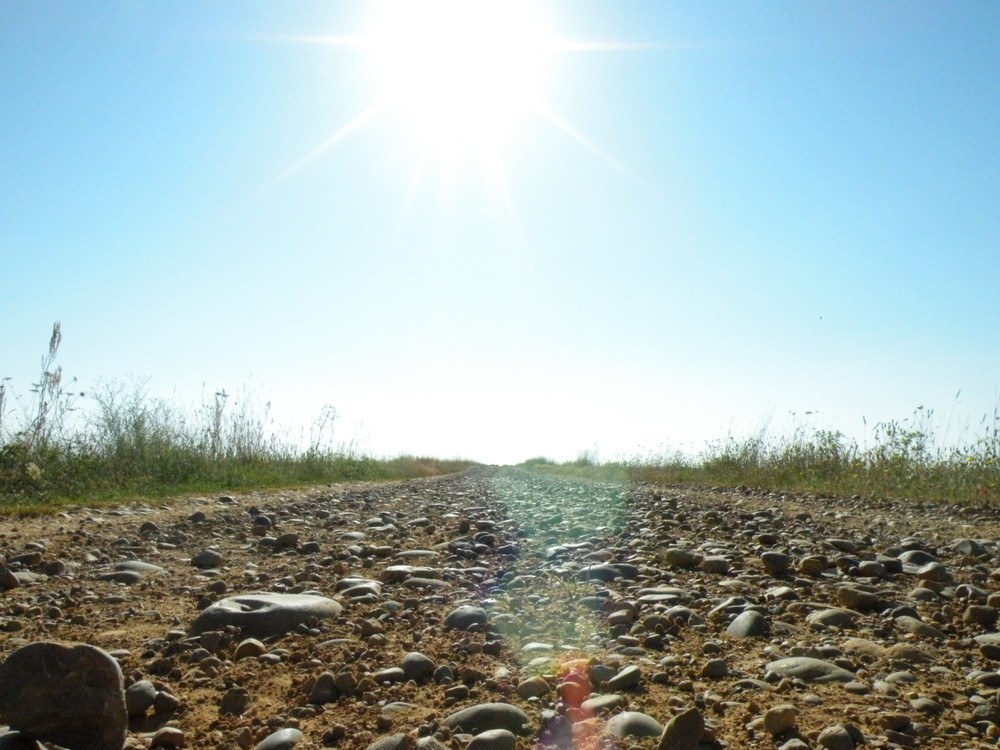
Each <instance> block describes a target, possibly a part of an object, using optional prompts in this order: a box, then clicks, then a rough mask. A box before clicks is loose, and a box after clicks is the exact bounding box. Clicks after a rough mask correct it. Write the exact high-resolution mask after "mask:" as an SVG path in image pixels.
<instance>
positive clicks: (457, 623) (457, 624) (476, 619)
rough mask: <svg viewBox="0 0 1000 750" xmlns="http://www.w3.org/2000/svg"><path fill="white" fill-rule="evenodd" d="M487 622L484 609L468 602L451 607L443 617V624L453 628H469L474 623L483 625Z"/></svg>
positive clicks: (474, 624)
mask: <svg viewBox="0 0 1000 750" xmlns="http://www.w3.org/2000/svg"><path fill="white" fill-rule="evenodd" d="M487 622H488V618H487V616H486V610H485V609H483V608H482V607H473V606H472V605H469V604H466V605H463V606H461V607H458V608H456V609H453V610H452V611H451V612H449V613H448V614H447V616H446V617H445V618H444V626H445V627H446V628H452V629H454V630H469V629H470V628H472V627H474V626H476V625H485V624H486V623H487Z"/></svg>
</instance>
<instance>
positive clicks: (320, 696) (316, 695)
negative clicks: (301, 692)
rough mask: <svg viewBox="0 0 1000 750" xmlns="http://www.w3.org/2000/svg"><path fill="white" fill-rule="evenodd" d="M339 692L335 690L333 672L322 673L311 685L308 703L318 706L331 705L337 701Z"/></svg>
mask: <svg viewBox="0 0 1000 750" xmlns="http://www.w3.org/2000/svg"><path fill="white" fill-rule="evenodd" d="M338 694H339V691H338V690H337V685H336V682H335V678H334V676H333V672H323V673H322V674H321V675H320V676H319V677H317V678H316V682H315V683H313V686H312V689H311V690H310V691H309V699H308V700H309V702H310V703H318V704H320V705H322V704H324V703H333V701H335V700H337V696H338Z"/></svg>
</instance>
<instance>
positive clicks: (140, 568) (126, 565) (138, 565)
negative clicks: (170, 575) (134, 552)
mask: <svg viewBox="0 0 1000 750" xmlns="http://www.w3.org/2000/svg"><path fill="white" fill-rule="evenodd" d="M115 570H132V571H135V572H136V573H165V572H166V570H164V569H163V568H161V567H160V566H159V565H153V563H148V562H143V561H142V560H125V561H124V562H120V563H118V564H117V565H115Z"/></svg>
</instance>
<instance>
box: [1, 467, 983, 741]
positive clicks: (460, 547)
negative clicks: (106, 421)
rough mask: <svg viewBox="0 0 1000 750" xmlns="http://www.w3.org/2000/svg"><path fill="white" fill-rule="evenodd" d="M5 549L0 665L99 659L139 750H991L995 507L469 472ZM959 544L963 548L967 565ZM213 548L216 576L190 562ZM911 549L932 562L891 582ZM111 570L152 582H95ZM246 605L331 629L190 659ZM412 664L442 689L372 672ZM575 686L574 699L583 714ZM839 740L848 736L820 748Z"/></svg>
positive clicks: (126, 518) (202, 505)
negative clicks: (605, 705)
mask: <svg viewBox="0 0 1000 750" xmlns="http://www.w3.org/2000/svg"><path fill="white" fill-rule="evenodd" d="M263 518H266V519H267V520H268V521H269V522H270V526H268V525H265V524H262V523H260V521H261V520H262V519H263ZM0 528H2V532H0V559H6V567H7V569H8V570H10V571H12V573H13V574H14V576H15V577H17V578H18V583H19V585H17V586H16V587H13V588H7V589H6V590H4V589H3V587H0V660H2V659H4V658H6V657H7V656H8V655H9V654H10V653H11V652H12V651H13V650H15V649H16V648H18V647H19V646H21V645H24V644H27V643H32V642H36V641H43V640H49V641H59V642H66V643H87V644H92V645H95V646H98V647H100V648H102V649H104V650H106V651H107V652H109V653H111V654H112V655H113V656H114V657H115V658H116V659H117V660H118V661H119V663H120V665H121V668H122V671H123V672H124V674H125V684H126V685H129V684H131V683H133V682H135V681H138V680H149V681H152V682H153V683H154V685H155V686H156V688H157V690H158V691H159V692H160V693H164V694H170V695H173V696H174V697H175V698H176V701H170V700H165V701H163V702H162V705H161V711H160V712H158V713H157V712H154V711H153V710H152V709H150V710H148V711H147V712H145V714H144V715H142V716H136V717H133V718H132V719H131V721H130V727H129V738H128V741H127V745H130V746H134V747H149V746H150V743H151V738H152V736H153V733H155V732H156V731H157V730H158V729H161V728H162V727H166V726H169V727H176V728H178V729H179V730H181V732H182V733H183V735H182V736H183V740H182V741H183V743H184V744H183V746H184V747H187V748H198V749H202V748H231V749H232V748H253V747H254V746H255V745H256V744H257V743H259V742H261V741H262V740H264V738H265V737H267V736H268V735H270V734H272V733H273V732H275V731H276V730H278V729H280V728H283V727H297V728H299V729H300V730H301V731H302V734H303V738H302V739H301V741H299V742H298V744H297V745H295V747H296V749H297V750H308V749H311V748H321V747H338V748H344V749H345V750H346V749H350V750H354V749H358V750H363V749H364V748H366V747H368V746H369V745H370V744H372V743H373V742H375V741H376V740H379V739H380V738H383V737H389V736H392V735H397V734H404V735H406V736H405V737H397V738H395V739H394V740H393V741H391V742H389V743H386V744H389V745H391V746H392V747H395V748H407V747H412V745H413V743H414V742H415V741H417V740H419V739H421V738H426V737H435V738H436V739H437V740H439V741H441V742H443V743H444V744H445V745H448V746H450V747H453V748H455V749H456V750H464V748H466V746H467V745H468V742H469V738H468V737H467V736H464V735H462V734H461V733H460V732H454V733H453V732H450V731H448V730H447V729H446V728H445V727H444V726H443V720H444V719H445V717H447V716H448V715H449V714H451V713H453V712H454V711H456V710H458V709H460V708H463V707H465V706H472V705H476V704H482V703H490V702H504V703H510V704H513V705H516V706H518V707H520V708H521V709H523V710H524V711H525V713H526V714H527V715H528V717H529V718H530V720H531V726H530V731H529V732H526V733H525V734H524V735H523V736H521V737H519V738H518V740H517V745H516V746H517V748H518V750H529V748H533V747H538V746H539V745H540V744H546V743H547V744H561V745H562V746H568V745H570V744H575V745H576V746H578V747H597V746H601V745H608V746H617V747H629V746H634V747H637V748H638V747H641V748H650V749H651V748H654V747H656V746H657V743H658V742H659V740H658V739H657V738H656V737H626V738H624V739H620V738H614V737H612V736H610V735H609V734H608V733H607V732H606V731H605V728H606V727H605V722H606V720H607V719H608V718H609V717H610V716H612V715H614V714H617V713H620V712H621V711H623V710H626V711H638V712H643V713H645V714H647V715H648V716H650V717H652V718H653V719H655V720H656V721H658V722H660V723H661V724H666V723H667V722H668V720H670V719H671V718H672V717H674V716H675V715H677V714H678V713H680V712H681V711H683V710H685V709H687V708H689V707H692V706H693V707H696V708H697V709H698V711H699V712H700V714H701V715H702V716H703V718H704V720H705V723H706V728H705V731H704V733H703V735H702V737H701V745H702V747H704V748H709V747H716V748H718V747H729V748H778V747H782V746H785V747H786V748H789V750H791V749H792V748H796V747H798V748H803V747H809V748H819V747H830V748H834V749H835V750H836V749H837V748H841V747H844V748H847V749H848V750H849V748H850V747H853V746H859V745H861V744H862V743H864V746H865V747H871V748H891V747H911V746H916V747H939V748H981V747H995V746H996V744H997V739H998V738H1000V728H998V726H997V724H1000V705H998V703H1000V701H998V695H997V689H998V686H1000V674H998V673H997V671H996V667H997V663H998V662H997V661H996V659H1000V648H998V647H997V646H996V645H994V644H991V643H989V642H986V643H984V642H983V641H984V640H985V641H989V639H982V638H981V639H980V640H979V641H977V640H975V637H976V636H982V635H984V634H989V633H993V632H995V631H996V630H997V627H996V620H997V615H998V613H1000V609H998V607H1000V560H998V558H997V555H998V553H1000V549H998V546H997V540H1000V514H998V513H997V512H996V511H994V510H989V509H974V508H964V507H956V506H945V505H935V504H930V503H924V504H918V503H913V502H904V501H897V502H889V501H879V502H875V501H871V500H864V499H859V498H856V499H853V500H851V499H829V498H817V497H809V496H792V495H787V494H784V493H766V492H762V491H752V490H748V489H745V488H739V489H729V490H720V489H707V488H702V489H695V488H680V487H662V486H654V485H638V486H635V485H634V486H625V485H618V484H614V483H599V482H574V481H564V480H558V479H553V478H549V477H546V476H543V475H538V474H530V473H526V472H521V471H517V470H513V469H483V470H474V471H472V472H469V473H467V474H463V475H459V476H452V477H443V478H436V479H425V480H413V481H407V482H399V483H389V484H359V485H335V486H325V487H317V488H313V489H309V490H302V491H285V492H261V493H249V494H236V495H232V496H223V497H211V498H183V499H177V500H174V501H172V502H169V503H166V504H163V505H158V506H155V507H154V506H151V505H144V504H138V505H129V506H122V507H118V508H113V509H109V508H101V509H97V508H85V507H73V508H69V509H67V510H65V511H64V512H62V513H59V514H58V515H55V516H51V517H41V518H17V517H5V518H3V519H2V527H0ZM289 535H294V536H289ZM279 539H280V540H281V542H280V543H279V542H278V540H279ZM962 540H972V541H975V542H976V544H975V545H973V544H970V543H968V542H966V544H964V545H958V546H956V543H958V542H961V541H962ZM207 548H214V549H215V550H217V551H218V552H220V553H221V555H222V562H221V563H220V564H218V565H216V566H215V567H213V568H199V567H196V566H195V565H193V564H192V562H191V560H192V557H193V556H194V555H196V554H197V553H199V552H201V551H203V550H205V549H207ZM913 550H920V551H923V552H925V553H927V554H928V555H931V556H933V558H934V559H935V560H936V561H937V564H936V565H935V564H933V562H932V563H931V564H930V565H927V564H926V563H924V562H920V561H919V558H915V559H914V561H913V562H912V563H909V562H908V563H907V564H905V565H902V566H900V561H901V558H900V555H905V554H906V552H907V551H913ZM774 552H777V553H780V554H779V555H777V556H775V555H770V556H765V558H763V559H762V557H761V555H762V554H764V553H774ZM782 555H783V556H784V557H782ZM910 557H911V558H912V557H913V556H912V555H911V556H910ZM903 559H910V558H905V557H904V558H903ZM126 560H142V561H145V562H147V563H153V564H155V565H157V566H160V567H162V568H163V569H164V572H162V573H147V574H143V575H142V576H141V578H140V579H139V580H137V581H136V582H118V581H115V580H108V578H112V577H113V576H112V574H113V573H114V572H115V566H116V565H117V564H119V563H121V562H123V561H126ZM894 561H895V562H894ZM765 562H766V563H767V565H765ZM785 563H787V564H788V569H787V570H782V566H783V565H784V564H785ZM402 564H409V565H413V566H418V567H422V568H427V569H429V570H425V571H422V572H421V571H416V573H417V574H419V575H415V573H414V572H411V573H410V574H409V578H408V579H407V574H406V573H405V572H403V573H399V572H397V573H396V574H393V573H392V572H388V573H387V572H386V569H387V568H389V567H390V566H399V565H402ZM593 565H603V566H605V567H603V568H596V569H593V570H592V571H591V576H601V577H611V576H610V575H608V574H607V570H608V568H607V566H608V565H611V566H618V567H615V568H613V570H614V571H617V577H615V578H614V579H613V580H609V581H602V580H586V579H587V578H588V575H587V573H586V572H585V570H586V567H587V566H593ZM810 566H813V567H810ZM816 566H818V567H816ZM394 570H398V569H394ZM602 571H603V572H602ZM414 577H416V578H417V580H418V583H416V584H415V583H414V582H413V580H412V579H413V578H414ZM350 578H364V579H371V580H375V581H379V582H380V583H381V590H380V591H378V592H375V593H374V594H369V595H367V596H362V597H361V598H358V599H349V598H347V597H346V596H345V594H344V593H343V591H344V589H345V585H346V584H342V583H341V582H342V581H344V580H345V579H350ZM7 580H8V582H9V581H10V579H9V577H8V578H7ZM428 580H429V581H431V582H430V583H427V582H426V581H428ZM435 581H436V583H434V582H435ZM8 585H11V584H10V583H8ZM650 589H659V591H649V590H650ZM260 591H265V592H277V593H297V592H310V593H318V594H321V595H323V596H327V597H331V598H333V599H335V600H337V601H339V602H340V603H341V604H342V605H343V612H342V614H341V615H339V616H337V617H334V618H331V619H325V620H318V621H315V622H311V623H309V624H308V626H303V627H301V628H300V629H299V630H297V631H295V632H292V633H289V634H287V635H283V636H279V637H275V638H271V639H262V640H264V648H263V651H264V653H262V654H254V653H251V655H250V656H246V657H243V658H239V659H237V658H236V649H237V646H238V645H239V644H240V642H241V641H243V640H244V636H242V635H241V634H240V633H239V632H236V631H235V630H234V629H233V628H229V629H227V630H224V631H222V632H210V633H207V634H203V635H201V636H195V637H192V636H191V635H190V626H191V624H192V622H193V621H194V620H195V618H196V617H197V616H198V614H199V611H200V610H202V609H203V608H205V607H206V606H208V605H209V604H211V603H212V602H213V601H217V600H219V599H221V598H224V597H227V596H233V595H236V594H242V593H248V592H260ZM463 604H473V605H476V606H481V607H483V608H484V609H485V610H486V612H487V614H488V618H489V623H488V624H487V625H486V626H485V627H474V628H473V629H472V630H471V631H465V630H455V629H448V628H445V626H444V620H445V617H446V615H447V614H448V613H449V612H451V611H452V610H454V609H455V608H456V607H458V606H460V605H463ZM685 609H686V610H687V611H686V612H685V611H684V610H685ZM831 609H836V610H838V611H842V610H848V611H847V613H846V614H845V615H843V617H842V619H841V620H838V622H839V624H838V625H831V624H829V622H832V621H827V622H828V624H823V622H820V621H817V620H816V618H815V615H816V613H819V612H824V611H826V610H831ZM744 611H751V612H758V613H760V615H762V617H761V618H758V622H760V621H762V622H763V623H765V625H764V627H765V628H766V630H765V632H763V633H760V634H756V635H751V636H749V637H740V636H739V635H738V634H737V635H734V634H732V633H731V632H730V624H731V623H732V622H733V620H734V619H735V618H736V617H737V615H739V614H740V613H741V612H744ZM906 617H910V618H912V619H913V620H915V621H917V622H919V623H922V624H924V625H926V626H927V627H926V628H922V629H921V628H919V627H914V625H913V622H911V621H910V620H907V619H906ZM807 618H809V619H807ZM743 619H744V620H745V619H746V618H743ZM912 630H916V631H918V632H911V631H912ZM998 638H1000V636H998ZM998 643H1000V640H998ZM414 651H419V652H421V653H423V654H425V655H426V656H427V657H429V658H430V659H431V660H432V661H433V662H434V663H435V665H436V666H438V667H441V666H444V665H448V666H450V667H451V670H450V674H449V673H448V672H449V670H440V671H439V672H438V673H437V674H436V675H435V676H433V677H430V678H425V679H422V680H419V681H413V680H411V681H396V678H395V677H394V676H393V673H385V674H379V673H380V670H386V669H391V668H395V667H398V666H400V662H401V659H402V658H403V656H404V655H405V654H407V653H408V652H414ZM792 656H806V657H814V658H819V659H822V660H824V661H827V662H831V663H836V664H838V665H840V666H841V667H844V668H846V669H848V671H850V672H851V673H852V674H853V675H854V679H853V680H851V681H850V682H832V683H827V684H818V683H812V682H808V681H805V680H800V679H795V678H789V677H781V676H780V675H776V674H773V673H771V672H770V671H769V669H768V667H767V665H768V664H769V663H771V662H774V661H775V660H778V659H781V658H783V657H792ZM630 666H635V667H638V672H636V671H635V670H628V669H627V668H628V667H630ZM623 671H624V672H625V673H626V674H628V675H629V676H630V677H631V676H634V675H636V674H638V680H637V681H636V682H635V684H630V682H631V680H630V679H627V678H625V677H624V676H623V677H621V678H620V679H619V680H617V681H615V680H612V681H611V684H607V678H608V677H610V676H612V675H616V674H622V673H623ZM324 672H331V673H333V674H335V675H336V674H341V673H344V672H350V673H351V675H352V677H353V682H354V683H356V684H357V686H356V688H353V689H348V690H342V691H341V694H340V695H339V697H335V698H332V699H329V702H325V703H310V691H311V689H312V686H313V684H314V683H315V681H316V679H317V677H318V676H319V675H321V674H322V673H324ZM581 673H583V674H587V675H589V676H590V679H589V680H586V679H585V680H584V681H583V684H584V687H583V689H582V694H577V693H579V691H578V690H574V685H579V684H580V679H581V678H580V677H579V675H580V674H581ZM533 676H541V678H542V679H543V680H544V683H540V682H539V681H537V680H536V681H535V682H534V683H533V685H534V686H536V687H538V686H541V687H540V691H541V692H542V694H541V695H540V696H536V697H522V696H527V695H528V693H529V690H528V688H527V687H525V686H524V685H522V683H524V682H525V681H526V680H527V679H528V678H530V677H533ZM619 683H624V684H619ZM519 686H521V687H519ZM240 688H242V689H245V692H246V694H247V696H248V698H249V701H248V704H249V705H248V706H246V707H245V710H243V711H242V713H240V711H239V710H237V711H236V712H235V713H223V712H221V711H220V708H222V706H223V698H224V696H226V695H227V694H232V693H233V692H234V690H238V689H240ZM608 694H616V695H618V696H619V698H618V699H614V700H612V701H611V704H612V705H611V707H610V709H608V710H607V711H606V712H598V713H597V714H596V715H595V714H594V713H593V712H591V711H587V710H584V709H582V708H580V706H579V703H580V700H581V699H582V698H587V697H593V696H595V695H608ZM230 700H232V698H231V697H230ZM170 704H176V705H175V706H171V705H170ZM780 705H790V706H792V707H793V710H791V711H790V712H789V713H786V714H785V715H786V716H791V719H790V720H789V721H790V724H789V725H787V726H786V725H785V724H783V723H781V722H780V721H778V720H777V719H776V718H775V717H776V716H777V715H778V713H780V712H777V713H776V712H772V714H771V715H770V717H769V718H768V721H767V725H766V726H765V722H764V721H763V717H764V716H765V715H766V714H767V713H768V711H769V710H770V709H774V708H775V707H776V706H780ZM546 711H548V712H555V715H556V716H564V717H565V719H552V718H551V715H550V714H546V716H548V717H549V718H546V719H545V721H546V722H548V724H547V725H548V727H549V731H548V732H545V731H543V729H542V722H543V712H546ZM776 721H777V722H778V723H777V724H774V723H773V722H776ZM560 722H562V723H560ZM786 723H788V722H786ZM839 723H843V724H846V725H850V730H851V731H850V732H847V733H845V732H834V731H831V730H829V728H830V727H833V726H835V725H837V724H839ZM560 726H561V727H563V728H564V729H565V731H568V732H569V733H570V734H568V735H560V734H559V731H558V730H559V727H560ZM775 726H777V727H778V728H780V729H781V731H780V732H778V733H776V734H775V733H772V731H769V730H770V729H774V728H775ZM824 730H827V731H826V732H824ZM845 734H846V736H848V737H849V738H850V739H849V740H848V742H850V745H845V744H844V736H845ZM161 736H165V735H161ZM173 736H178V735H173ZM570 737H572V741H570ZM425 742H430V741H426V740H425ZM837 743H840V744H837ZM430 746H431V747H435V745H434V743H433V742H430ZM662 746H663V747H664V748H665V747H666V746H667V743H664V744H663V745H662ZM684 746H685V745H683V744H681V745H677V747H684ZM688 746H691V747H693V744H690V743H689V745H688ZM474 747H479V748H480V750H489V748H488V747H484V744H483V743H480V744H479V745H478V746H474ZM496 747H497V748H500V745H496Z"/></svg>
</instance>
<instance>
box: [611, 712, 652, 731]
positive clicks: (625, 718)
mask: <svg viewBox="0 0 1000 750" xmlns="http://www.w3.org/2000/svg"><path fill="white" fill-rule="evenodd" d="M604 731H605V732H607V733H608V734H610V735H613V736H614V737H659V736H660V735H661V734H663V725H662V724H660V722H658V721H657V720H656V719H654V718H653V717H652V716H647V715H646V714H644V713H642V712H641V711H622V712H621V713H620V714H617V715H615V716H612V717H611V718H610V719H608V721H607V723H606V724H605V725H604Z"/></svg>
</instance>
